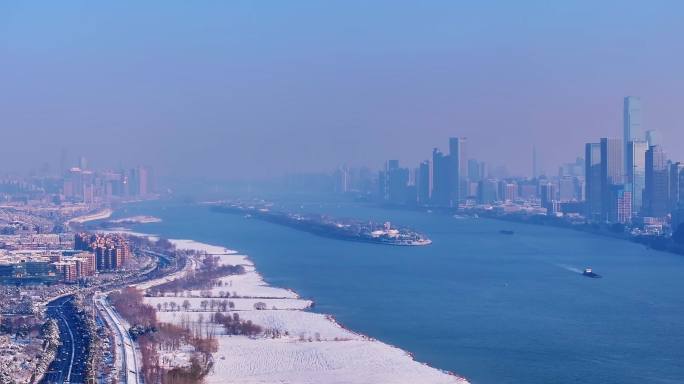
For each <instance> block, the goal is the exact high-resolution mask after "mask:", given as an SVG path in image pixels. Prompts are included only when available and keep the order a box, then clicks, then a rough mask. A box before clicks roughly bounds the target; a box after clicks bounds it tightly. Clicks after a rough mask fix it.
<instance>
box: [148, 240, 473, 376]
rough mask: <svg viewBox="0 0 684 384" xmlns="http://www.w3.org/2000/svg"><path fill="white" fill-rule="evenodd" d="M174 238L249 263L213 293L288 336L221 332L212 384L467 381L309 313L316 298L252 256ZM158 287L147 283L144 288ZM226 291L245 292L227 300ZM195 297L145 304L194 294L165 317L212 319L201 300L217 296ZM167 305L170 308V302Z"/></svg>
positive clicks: (179, 243)
mask: <svg viewBox="0 0 684 384" xmlns="http://www.w3.org/2000/svg"><path fill="white" fill-rule="evenodd" d="M171 241H172V243H173V244H175V245H176V247H177V248H178V249H191V250H197V251H201V252H207V253H209V254H212V255H216V256H219V257H220V258H221V263H223V264H231V265H243V266H245V267H246V270H247V271H248V272H247V273H246V274H244V275H239V276H226V277H224V278H222V279H221V280H222V282H223V284H222V286H220V287H215V288H213V289H212V295H215V296H216V297H214V298H213V299H214V300H217V301H223V300H226V301H230V302H233V304H234V308H233V312H235V313H238V314H239V316H240V318H241V319H244V320H250V321H252V322H253V323H255V324H258V325H260V326H261V327H263V328H264V329H266V330H278V331H279V333H280V334H281V335H282V336H281V337H277V338H270V337H256V338H250V337H246V336H229V335H225V334H222V333H221V332H218V333H217V334H218V335H219V336H218V341H219V350H218V352H217V353H215V354H214V369H213V371H212V373H211V374H210V375H209V376H208V377H207V378H206V379H205V383H207V384H223V383H243V384H257V383H259V384H265V383H274V384H275V383H278V384H283V383H298V384H308V383H310V384H320V383H331V384H342V383H344V384H357V383H358V384H367V383H383V384H417V383H429V384H441V383H445V384H446V383H459V384H466V383H467V381H466V380H465V379H462V378H460V377H458V376H455V375H452V374H450V373H446V372H443V371H440V370H438V369H435V368H432V367H429V366H427V365H425V364H422V363H419V362H417V361H415V360H413V358H412V357H411V355H410V354H408V353H407V352H405V351H403V350H401V349H399V348H396V347H393V346H390V345H387V344H385V343H382V342H380V341H377V340H374V339H370V338H368V337H366V336H363V335H360V334H357V333H354V332H353V331H350V330H347V329H344V328H342V327H341V326H339V325H338V324H337V323H336V322H335V321H334V320H333V319H332V318H329V317H328V316H326V315H322V314H318V313H312V312H308V311H306V309H307V308H309V307H310V306H311V304H312V303H311V301H309V300H303V299H300V298H298V296H297V294H296V293H295V292H292V291H290V290H287V289H282V288H276V287H270V286H268V285H267V284H266V283H265V282H264V280H263V278H262V277H261V276H260V275H259V274H258V273H257V272H256V270H255V269H254V265H253V263H252V262H251V261H250V260H249V258H248V257H247V256H245V255H240V254H238V252H236V251H233V250H230V249H226V248H224V247H217V246H211V245H207V244H202V243H198V242H195V241H192V240H171ZM192 265H195V263H192ZM183 273H185V271H183ZM175 277H178V275H177V276H175ZM167 279H168V278H167ZM167 279H164V281H165V280H167ZM161 282H163V281H157V282H156V284H160V283H161ZM150 286H151V285H150V284H145V286H144V288H149V287H150ZM221 291H223V292H226V291H228V292H230V295H231V296H233V294H234V293H235V294H237V295H238V296H240V297H227V298H226V297H221V298H219V297H218V296H219V295H220V293H221ZM181 296H182V297H181ZM188 296H199V291H197V290H194V291H186V292H181V293H179V297H175V296H174V297H171V296H165V297H146V298H145V302H147V303H149V304H151V305H153V306H154V307H155V308H157V304H161V305H162V306H163V304H164V303H170V302H172V301H173V302H174V303H176V305H178V306H181V305H182V304H183V302H184V301H185V300H187V301H188V302H189V303H190V308H189V310H188V311H187V312H186V311H184V310H183V309H182V308H181V310H180V311H173V312H171V311H164V310H163V308H162V310H161V311H160V312H158V313H157V316H158V318H159V319H160V320H161V321H166V322H170V323H175V324H181V323H188V322H199V320H200V318H201V320H202V322H204V323H206V322H207V321H208V320H209V319H210V317H211V314H212V311H210V310H209V309H207V308H202V306H201V302H202V301H204V300H207V301H211V300H212V298H201V297H188ZM257 302H262V303H264V304H266V309H265V310H256V309H255V308H254V304H255V303H257ZM167 308H169V309H170V306H169V305H168V304H167ZM274 308H275V309H274Z"/></svg>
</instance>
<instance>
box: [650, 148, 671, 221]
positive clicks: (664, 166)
mask: <svg viewBox="0 0 684 384" xmlns="http://www.w3.org/2000/svg"><path fill="white" fill-rule="evenodd" d="M669 171H670V170H669V166H668V162H667V156H666V155H665V152H664V151H663V148H662V147H661V146H659V145H652V146H650V147H649V148H648V151H646V187H645V189H644V211H645V212H646V214H647V215H648V216H653V217H663V216H665V215H667V214H668V212H669V208H670V201H669V195H670V185H669V179H670V174H669Z"/></svg>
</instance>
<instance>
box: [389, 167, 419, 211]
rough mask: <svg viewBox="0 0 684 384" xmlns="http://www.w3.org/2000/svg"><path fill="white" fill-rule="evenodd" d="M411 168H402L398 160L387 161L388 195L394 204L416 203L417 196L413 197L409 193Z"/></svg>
mask: <svg viewBox="0 0 684 384" xmlns="http://www.w3.org/2000/svg"><path fill="white" fill-rule="evenodd" d="M408 182H409V170H408V168H400V167H399V161H398V160H390V161H388V162H387V185H388V189H387V192H388V194H387V197H388V200H389V202H390V203H392V204H407V203H415V196H413V198H412V199H411V196H409V193H408Z"/></svg>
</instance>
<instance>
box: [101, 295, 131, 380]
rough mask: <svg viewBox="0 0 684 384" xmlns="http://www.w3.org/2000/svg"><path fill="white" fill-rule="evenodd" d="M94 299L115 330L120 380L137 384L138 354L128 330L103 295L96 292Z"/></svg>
mask: <svg viewBox="0 0 684 384" xmlns="http://www.w3.org/2000/svg"><path fill="white" fill-rule="evenodd" d="M94 300H95V301H96V302H97V308H98V310H99V311H100V313H101V314H102V315H103V317H104V319H105V320H106V321H107V324H108V325H109V328H110V329H113V330H115V332H114V334H115V338H116V345H117V347H119V349H118V352H117V355H118V356H119V357H120V359H117V362H120V364H119V372H121V373H122V375H121V376H120V379H121V382H122V383H126V384H139V377H140V373H139V371H138V356H137V353H136V350H135V344H134V343H133V340H132V339H131V336H130V334H129V333H128V330H127V329H126V326H125V325H124V323H122V320H121V318H120V317H119V315H118V314H117V313H116V311H115V310H114V309H113V308H112V307H111V305H109V303H108V302H107V299H106V298H105V296H104V295H100V294H96V295H95V298H94Z"/></svg>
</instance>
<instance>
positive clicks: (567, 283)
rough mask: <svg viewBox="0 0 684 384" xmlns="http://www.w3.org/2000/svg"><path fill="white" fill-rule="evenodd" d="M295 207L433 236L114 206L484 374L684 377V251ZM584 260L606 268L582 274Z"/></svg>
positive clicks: (572, 378)
mask: <svg viewBox="0 0 684 384" xmlns="http://www.w3.org/2000/svg"><path fill="white" fill-rule="evenodd" d="M296 209H298V210H308V211H312V212H322V213H330V214H334V215H337V216H344V217H356V218H362V219H366V218H372V219H375V220H383V221H384V220H391V221H394V222H396V223H400V224H402V225H407V226H411V227H413V228H415V229H418V230H421V231H423V232H425V233H427V234H428V235H429V236H430V237H431V238H432V240H433V241H434V243H433V245H431V246H428V247H392V246H383V245H375V244H365V243H355V242H348V241H341V240H335V239H328V238H322V237H317V236H315V235H311V234H308V233H304V232H301V231H297V230H294V229H290V228H286V227H282V226H278V225H275V224H270V223H266V222H263V221H258V220H255V219H247V218H243V217H241V216H236V215H228V214H220V213H213V212H211V211H210V210H209V209H208V208H207V207H205V206H197V205H184V204H179V203H163V202H154V203H143V204H139V205H133V206H128V207H127V208H126V212H117V215H118V216H121V215H134V214H150V215H155V216H158V217H160V218H162V219H163V222H162V223H157V224H144V225H138V226H136V227H135V229H136V230H138V231H140V232H146V233H155V234H160V235H162V236H165V237H169V238H190V239H194V240H198V241H202V242H208V243H212V244H217V245H223V246H226V247H228V248H232V249H236V250H239V251H240V252H242V253H246V254H248V255H249V256H250V257H251V258H252V260H254V262H255V263H256V265H257V268H258V270H259V271H260V272H261V273H262V274H263V275H264V277H265V279H266V280H267V281H268V282H269V283H271V284H273V285H277V286H282V287H290V288H293V289H295V290H296V291H297V292H298V293H299V294H300V295H301V296H303V297H310V298H313V299H314V300H315V301H316V308H315V310H316V311H319V312H323V313H330V314H333V315H334V316H335V317H336V318H337V319H338V321H340V322H341V323H342V324H344V325H345V326H347V327H350V328H352V329H354V330H356V331H359V332H362V333H365V334H367V335H370V336H372V337H375V338H378V339H380V340H382V341H385V342H388V343H390V344H394V345H397V346H399V347H401V348H404V349H406V350H408V351H410V352H412V353H413V354H414V356H415V358H416V359H417V360H419V361H423V362H427V363H429V364H431V365H433V366H435V367H439V368H442V369H447V370H451V371H454V372H457V373H458V374H461V375H464V376H465V377H467V378H469V379H470V380H471V381H472V382H473V383H474V384H500V383H602V384H605V383H625V384H628V383H682V382H684V257H682V256H677V255H671V254H667V253H660V252H656V251H652V250H647V249H645V248H644V247H643V246H640V245H637V244H633V243H630V242H627V241H623V240H617V239H611V238H606V237H600V236H596V235H591V234H586V233H581V232H576V231H572V230H566V229H560V228H552V227H541V226H533V225H527V224H516V223H503V222H498V221H493V220H485V219H467V220H459V219H455V218H452V217H449V216H442V215H437V214H430V213H422V212H408V211H390V210H383V209H379V208H371V207H367V206H362V205H358V204H351V203H348V204H305V205H304V206H299V205H298V206H296ZM501 229H511V230H514V231H515V235H513V236H509V235H501V234H499V230H501ZM585 266H592V267H593V268H594V270H595V271H596V272H597V273H599V274H602V275H603V276H604V277H603V278H602V279H590V278H586V277H583V276H581V275H580V273H579V272H580V271H581V269H582V268H584V267H585Z"/></svg>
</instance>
